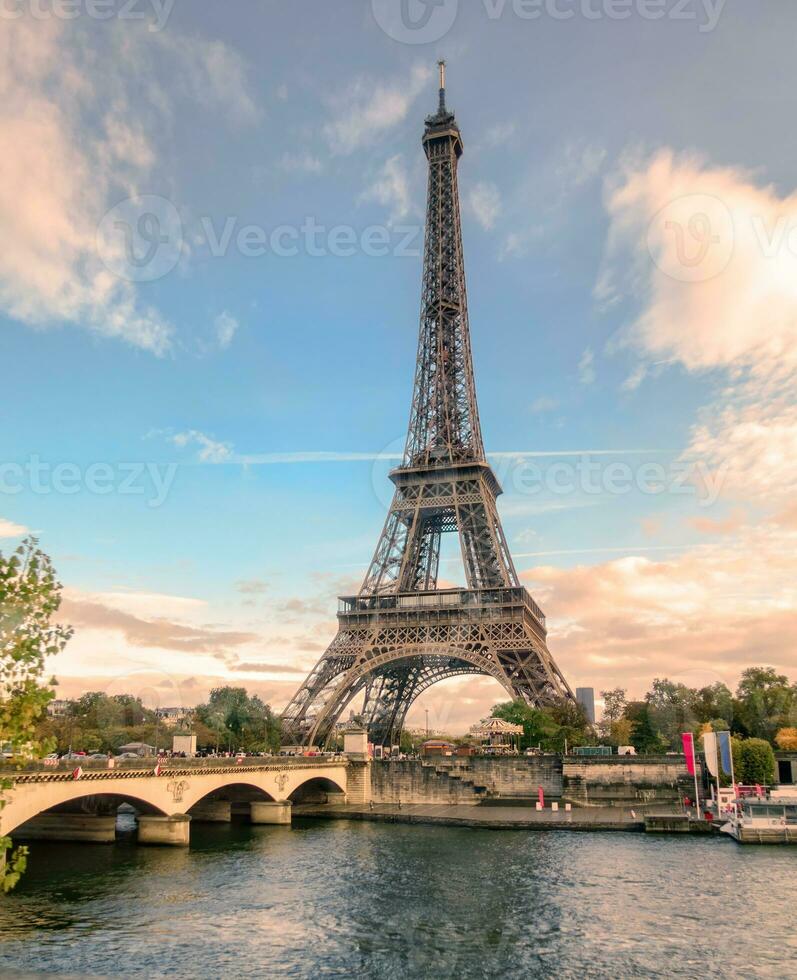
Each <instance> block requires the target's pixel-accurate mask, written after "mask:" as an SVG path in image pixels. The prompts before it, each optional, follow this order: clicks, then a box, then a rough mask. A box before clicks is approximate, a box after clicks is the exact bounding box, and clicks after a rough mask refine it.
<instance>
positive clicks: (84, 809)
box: [0, 759, 370, 845]
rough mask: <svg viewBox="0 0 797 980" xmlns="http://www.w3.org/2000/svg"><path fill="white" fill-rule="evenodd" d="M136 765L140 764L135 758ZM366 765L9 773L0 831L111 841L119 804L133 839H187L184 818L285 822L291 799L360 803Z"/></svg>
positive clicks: (249, 764)
mask: <svg viewBox="0 0 797 980" xmlns="http://www.w3.org/2000/svg"><path fill="white" fill-rule="evenodd" d="M142 766H143V763H142ZM367 770H368V765H367V764H366V763H365V762H364V761H362V762H358V761H354V760H350V759H343V760H333V759H318V760H316V759H301V760H290V759H287V760H284V761H283V760H279V761H277V760H273V761H266V760H263V762H262V763H261V762H260V760H254V759H251V760H242V762H241V763H236V762H234V760H221V761H219V762H217V761H205V760H202V762H201V763H200V762H189V761H186V760H173V761H172V762H171V763H170V764H168V765H165V766H163V767H162V768H161V769H160V771H159V772H158V773H157V774H156V771H155V768H154V763H153V765H152V766H150V767H149V768H143V767H138V768H129V769H128V768H124V769H105V768H103V769H99V768H98V769H91V768H87V769H85V770H84V771H83V773H82V775H80V777H79V778H77V779H76V778H74V775H73V773H72V772H56V771H53V770H49V771H48V770H39V771H35V772H24V773H8V774H6V775H7V776H8V778H11V779H12V780H13V785H12V787H11V788H10V789H9V790H7V791H5V794H4V796H5V800H6V805H5V807H4V808H3V809H2V810H0V836H6V835H13V836H14V837H18V838H20V839H27V840H31V839H51V840H52V839H60V840H92V841H104V840H113V839H114V836H115V827H116V815H117V810H118V808H119V806H120V805H121V804H122V803H127V804H129V805H130V806H131V807H132V808H133V809H134V810H135V811H136V814H137V822H138V840H139V842H140V843H145V844H146V843H151V844H177V845H187V844H188V843H189V836H190V823H191V820H192V819H194V820H197V821H210V822H224V821H229V820H230V819H231V818H232V816H233V815H242V816H244V817H246V818H248V819H249V820H251V822H252V823H290V820H291V806H292V804H293V803H294V802H313V803H324V802H330V803H344V802H347V801H349V802H353V803H364V802H367V801H368V799H370V781H369V778H368V773H367Z"/></svg>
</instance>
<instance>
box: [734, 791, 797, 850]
mask: <svg viewBox="0 0 797 980" xmlns="http://www.w3.org/2000/svg"><path fill="white" fill-rule="evenodd" d="M720 830H721V831H722V832H723V833H726V834H730V835H731V837H733V838H734V840H737V841H738V842H739V843H740V844H797V788H794V787H784V788H782V789H772V790H770V792H769V794H768V795H766V796H764V795H762V796H756V797H748V798H745V799H740V800H737V801H736V803H735V805H734V807H733V808H732V810H731V812H730V813H729V814H728V821H727V823H724V824H723V825H722V827H720Z"/></svg>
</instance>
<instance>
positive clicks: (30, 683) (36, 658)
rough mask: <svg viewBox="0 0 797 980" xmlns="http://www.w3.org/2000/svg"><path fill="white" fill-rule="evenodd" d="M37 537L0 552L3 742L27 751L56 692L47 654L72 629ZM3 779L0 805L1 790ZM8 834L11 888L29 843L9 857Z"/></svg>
mask: <svg viewBox="0 0 797 980" xmlns="http://www.w3.org/2000/svg"><path fill="white" fill-rule="evenodd" d="M37 545H38V542H37V540H36V539H35V538H26V539H25V541H23V543H22V544H21V545H20V546H19V547H18V548H17V549H16V551H14V552H13V554H11V555H10V556H9V557H5V556H4V555H3V554H2V552H0V743H4V742H8V743H10V744H11V746H12V749H13V750H14V751H15V752H17V753H19V754H25V755H36V754H40V753H41V752H42V751H44V750H45V749H46V748H47V746H44V745H41V744H39V743H37V741H36V725H37V722H38V721H39V718H40V716H41V715H42V713H43V712H44V709H45V708H46V706H47V703H48V702H49V701H50V700H51V699H52V698H53V697H54V692H53V691H52V690H51V689H50V688H49V687H46V686H44V685H42V683H41V680H42V676H43V674H44V666H45V660H46V659H47V657H52V656H55V655H56V654H58V653H60V652H61V651H62V650H63V648H64V646H65V645H66V643H67V642H68V640H69V638H70V636H71V635H72V630H71V629H70V628H69V627H66V626H58V625H55V624H54V623H53V622H52V617H53V616H54V615H55V613H56V612H57V611H58V608H59V606H60V604H61V584H60V582H59V581H58V580H57V578H56V575H55V570H54V568H53V566H52V563H51V561H50V559H49V558H48V557H47V555H45V554H44V552H43V551H40V550H39V548H38V547H37ZM10 785H11V783H10V781H9V780H7V779H0V808H2V806H3V798H2V796H3V790H6V789H8V788H9V787H10ZM10 847H11V841H10V839H9V838H7V837H4V838H0V886H2V888H3V891H10V890H11V889H12V888H13V887H14V885H16V883H17V882H18V881H19V878H20V875H21V874H22V872H23V871H24V869H25V863H26V858H27V849H26V848H23V847H20V848H17V849H16V850H15V851H13V852H12V853H11V856H10V858H9V860H8V861H6V852H7V851H8V850H9V848H10Z"/></svg>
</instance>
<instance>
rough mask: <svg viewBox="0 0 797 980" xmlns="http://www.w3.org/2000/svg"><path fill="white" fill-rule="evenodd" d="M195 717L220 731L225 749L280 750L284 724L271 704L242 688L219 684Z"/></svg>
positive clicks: (219, 736) (220, 739)
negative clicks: (282, 725) (282, 724)
mask: <svg viewBox="0 0 797 980" xmlns="http://www.w3.org/2000/svg"><path fill="white" fill-rule="evenodd" d="M195 715H196V718H197V719H198V720H199V721H200V722H202V724H204V725H206V726H207V727H208V728H210V729H212V730H213V731H214V732H216V733H217V736H218V738H219V744H220V745H221V746H223V747H224V748H226V749H233V750H235V749H239V748H242V749H246V750H247V751H253V752H262V751H276V750H277V749H279V744H280V733H281V726H280V721H279V718H278V717H277V716H276V715H275V714H274V713H273V711H272V710H271V708H270V706H269V705H267V704H265V703H264V702H263V701H262V700H261V699H260V698H259V697H258V696H257V695H256V694H255V695H252V696H251V697H250V696H249V694H248V693H247V691H246V688H243V687H216V688H214V689H213V690H212V691H211V692H210V697H209V698H208V700H207V703H206V704H200V705H198V706H197V708H196V710H195Z"/></svg>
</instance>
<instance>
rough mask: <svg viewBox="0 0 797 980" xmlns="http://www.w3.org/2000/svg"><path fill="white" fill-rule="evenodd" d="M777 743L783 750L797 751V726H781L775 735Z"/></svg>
mask: <svg viewBox="0 0 797 980" xmlns="http://www.w3.org/2000/svg"><path fill="white" fill-rule="evenodd" d="M775 744H776V745H777V747H778V748H779V749H780V750H781V752H797V728H781V730H780V731H779V732H778V733H777V735H776V736H775Z"/></svg>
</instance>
